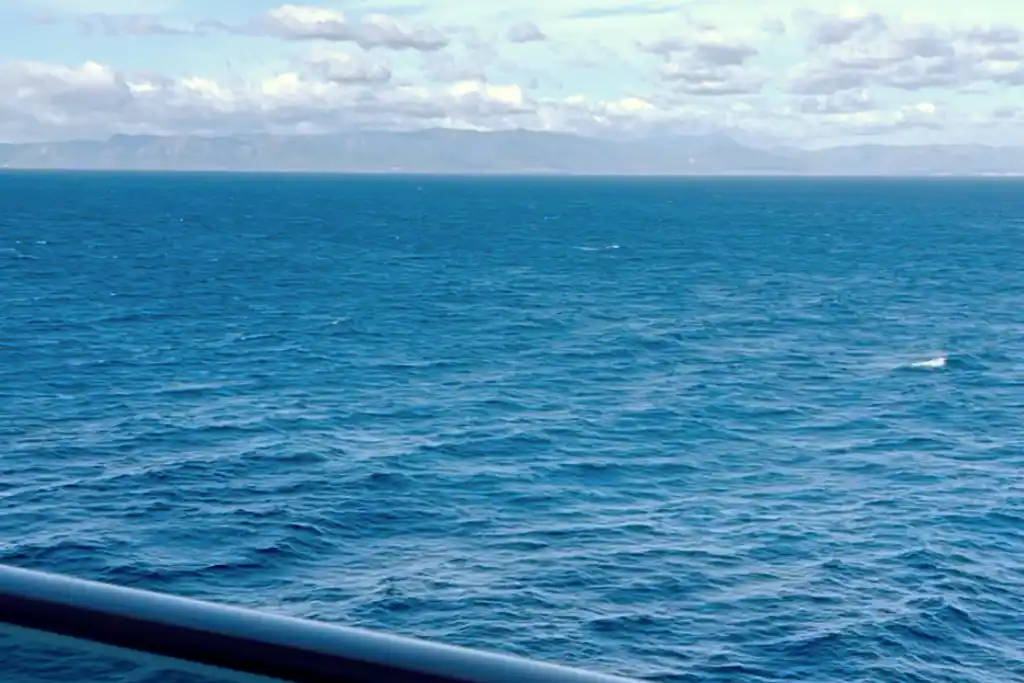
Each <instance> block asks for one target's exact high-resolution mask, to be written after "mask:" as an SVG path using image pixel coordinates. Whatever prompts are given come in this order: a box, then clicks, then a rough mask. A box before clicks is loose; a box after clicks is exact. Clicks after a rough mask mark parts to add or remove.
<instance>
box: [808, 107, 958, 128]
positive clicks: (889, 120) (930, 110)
mask: <svg viewBox="0 0 1024 683" xmlns="http://www.w3.org/2000/svg"><path fill="white" fill-rule="evenodd" d="M946 123H947V122H946V116H945V114H944V112H942V110H940V109H939V108H938V107H937V106H936V105H935V104H933V103H931V102H919V103H917V104H913V105H904V106H901V107H898V108H896V109H894V110H889V111H883V110H867V111H861V112H853V113H842V114H835V115H833V116H829V117H827V118H826V120H825V125H826V127H830V128H832V129H833V130H836V129H838V131H839V132H841V133H843V134H850V133H852V134H854V135H885V134H890V133H894V132H899V131H905V130H912V129H928V130H941V129H942V128H943V127H944V126H945V125H946Z"/></svg>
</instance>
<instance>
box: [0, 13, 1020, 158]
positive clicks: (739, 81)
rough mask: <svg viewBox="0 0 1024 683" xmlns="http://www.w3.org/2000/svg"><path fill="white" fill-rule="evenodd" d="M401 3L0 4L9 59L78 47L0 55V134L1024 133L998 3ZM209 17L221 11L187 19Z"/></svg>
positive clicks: (1007, 22) (1015, 40)
mask: <svg viewBox="0 0 1024 683" xmlns="http://www.w3.org/2000/svg"><path fill="white" fill-rule="evenodd" d="M16 1H17V2H19V5H18V7H20V8H22V9H24V8H38V7H42V6H43V5H40V4H39V3H40V2H42V1H43V0H16ZM45 1H46V3H49V4H48V5H47V6H48V7H50V8H51V9H53V8H55V7H56V6H55V5H53V4H52V3H51V0H45ZM403 1H411V2H415V0H322V1H320V2H316V1H314V0H310V2H309V3H306V4H301V3H300V2H298V1H296V2H293V3H289V4H281V0H277V2H274V1H273V0H261V2H260V4H258V5H257V4H256V3H236V4H232V5H230V6H229V4H228V3H225V4H224V5H223V6H222V7H219V8H218V7H216V6H215V5H216V4H215V3H214V4H213V5H210V4H207V5H203V4H202V3H200V2H199V0H141V2H128V0H122V2H120V3H118V2H114V1H113V0H53V2H60V3H63V4H62V9H61V10H60V12H59V13H57V14H55V15H54V18H55V19H56V20H57V21H58V23H56V24H47V25H42V24H37V23H31V22H30V21H27V20H26V19H27V17H28V16H29V15H28V14H22V15H19V14H18V13H17V12H13V13H11V12H7V13H4V11H3V10H0V13H3V14H4V16H3V19H8V18H9V17H14V18H13V19H11V21H18V20H19V18H20V20H25V21H24V23H21V24H18V25H17V26H18V27H20V28H19V30H20V29H24V30H25V31H26V32H27V33H26V35H25V36H20V35H19V36H16V38H18V40H13V41H12V40H7V41H6V43H7V44H8V45H13V46H15V47H11V48H9V49H8V53H11V52H13V53H14V56H20V55H18V50H21V52H22V54H27V53H25V52H24V49H23V48H21V47H18V46H21V45H34V46H36V47H34V48H33V53H32V54H33V55H36V56H38V55H50V58H51V60H52V61H54V62H56V61H60V59H61V58H63V57H65V56H67V55H72V56H75V57H80V58H82V59H86V58H89V57H92V58H93V61H85V62H82V63H80V64H77V65H74V64H71V63H69V64H67V65H60V64H56V63H53V64H46V63H42V62H29V61H25V60H12V61H8V62H3V63H0V88H2V90H0V91H2V92H4V93H5V97H4V98H0V135H3V136H5V137H6V138H7V139H10V138H11V137H12V136H13V137H17V136H25V137H33V138H35V139H46V138H62V139H64V138H67V137H69V136H75V135H88V136H94V135H101V136H102V135H106V134H109V133H111V132H152V133H157V132H166V133H185V132H192V133H195V132H207V133H211V134H213V133H217V134H220V133H237V132H256V131H271V132H288V131H301V132H315V131H342V130H355V129H371V128H386V129H413V128H418V127H429V126H450V127H462V128H477V129H492V128H493V129H505V128H509V127H525V128H531V129H539V130H560V131H571V132H584V133H588V134H595V135H613V136H615V135H623V134H626V133H629V134H634V133H639V132H641V131H657V132H665V131H671V130H687V131H695V130H701V131H713V130H723V131H729V132H730V133H737V134H743V135H747V134H750V135H754V134H755V133H756V134H757V135H758V136H763V137H769V136H776V137H779V136H781V137H784V138H788V139H790V140H792V141H793V142H795V143H796V144H803V143H805V142H806V143H807V144H818V142H817V141H821V140H826V139H828V140H832V139H836V138H839V137H842V136H844V135H847V136H857V135H867V134H870V135H890V134H891V135H892V136H893V139H897V138H899V139H909V138H907V132H908V131H912V132H913V134H914V136H918V137H915V138H914V139H918V138H919V136H921V135H927V134H931V133H930V131H939V130H941V131H943V135H945V134H947V133H948V134H949V135H950V136H952V135H953V134H954V133H957V134H959V135H961V136H962V138H963V139H971V136H975V137H977V138H978V139H981V137H983V136H984V135H986V134H988V131H989V130H993V129H994V127H995V122H999V121H1002V122H1003V123H1002V124H1000V125H1001V127H999V133H998V134H999V135H1001V136H1008V135H1011V134H1013V135H1016V136H1018V137H1020V136H1021V135H1024V128H1018V129H1014V126H1015V125H1016V126H1019V124H1021V123H1022V120H1021V118H1020V114H1019V112H1018V109H1017V108H1016V107H1017V106H1018V105H1016V104H1015V102H1016V101H1017V99H1019V98H1020V93H1019V91H1018V90H1015V88H1017V87H1018V86H1021V85H1024V36H1022V33H1021V28H1022V27H1024V11H1021V10H1020V9H1019V8H1018V9H1013V7H1016V6H1013V7H1011V6H1010V5H1007V4H1003V5H998V6H997V4H998V3H996V2H995V0H972V3H971V6H970V8H965V7H963V6H960V5H956V6H954V5H949V6H946V5H933V4H929V3H927V2H926V0H897V1H896V2H891V0H888V3H887V2H883V0H859V5H860V7H861V9H859V10H857V11H839V12H834V11H831V10H830V9H829V8H830V7H835V5H834V4H831V3H828V2H827V1H826V0H781V4H778V5H771V6H768V5H761V6H757V7H755V6H753V5H750V4H749V3H746V4H744V3H743V2H740V0H716V2H713V3H712V2H706V1H703V0H691V1H690V2H686V3H683V4H681V3H680V2H673V1H671V0H666V1H664V2H657V1H655V0H646V1H645V0H641V2H640V3H639V4H630V5H628V6H627V5H624V4H622V3H618V2H615V1H614V0H604V1H603V2H600V3H594V2H592V1H591V3H589V4H588V3H585V2H583V0H565V2H560V3H555V4H550V3H549V4H548V5H542V4H540V3H539V2H537V0H529V2H528V1H527V0H514V4H513V5H512V6H503V8H501V9H496V8H495V7H494V6H492V5H487V4H477V5H472V6H469V5H465V3H460V2H457V1H456V0H436V2H431V3H429V4H422V5H416V6H412V5H404V6H403V4H402V3H403ZM888 4H891V5H893V7H888ZM316 5H320V6H316ZM211 7H213V9H210V8H211ZM799 7H805V8H810V9H811V10H813V11H808V10H800V9H799ZM161 8H162V9H161ZM339 8H344V10H345V11H344V12H342V11H339ZM1007 8H1009V9H1007ZM54 11H55V12H56V10H54ZM210 11H217V12H219V14H218V15H217V16H215V17H212V18H209V19H206V20H203V21H198V22H196V20H197V19H198V18H201V17H203V16H207V13H208V12H210ZM250 11H251V12H254V13H255V14H254V15H250V14H248V13H247V12H250ZM526 18H529V19H530V21H522V20H523V19H526ZM11 21H8V22H7V24H11ZM0 23H3V22H0ZM69 25H70V26H78V27H80V28H81V29H82V31H84V32H86V33H88V34H89V36H90V37H89V38H88V39H85V38H83V37H82V36H81V35H80V33H79V32H75V31H67V27H68V26H69ZM540 27H543V29H544V30H541V28H540ZM4 30H7V31H8V36H7V37H8V38H9V36H10V31H12V30H14V29H12V28H10V26H8V25H4V26H0V55H2V54H3V53H2V50H3V45H4V44H5V41H4V38H5V36H4V35H3V31H4ZM58 32H59V33H58ZM549 34H550V35H551V36H556V37H557V40H549V39H548V38H547V36H548V35H549ZM185 35H189V36H194V37H195V38H196V39H195V40H188V41H185V40H180V41H175V40H161V41H159V42H157V43H150V44H151V45H158V46H159V47H157V48H156V49H149V47H148V45H147V47H146V48H145V49H142V50H134V47H135V45H137V44H138V43H137V42H132V43H131V45H130V46H131V47H132V48H133V49H132V50H131V51H128V50H127V47H128V44H127V43H125V42H120V41H116V40H111V41H109V42H108V43H103V42H102V41H101V40H99V39H100V38H108V37H109V38H112V39H113V38H117V37H121V36H140V37H141V36H152V37H156V36H185ZM200 36H201V37H202V40H201V41H200V40H199V37H200ZM510 43H511V44H510ZM521 43H529V47H528V48H523V47H518V46H517V45H515V44H521ZM200 47H201V48H202V49H201V51H200V50H199V49H197V48H200ZM0 59H2V57H0ZM99 62H104V63H103V64H100V63H99ZM139 66H143V67H145V68H146V69H148V70H150V71H147V72H146V73H143V72H141V71H139V70H138V69H137V68H134V67H139ZM161 74H163V75H161ZM170 74H175V77H171V76H170ZM1014 98H1017V99H1014ZM924 105H929V106H931V107H933V109H929V108H928V106H924ZM922 107H923V108H922ZM999 107H1002V109H999ZM1011 112H1012V115H1011ZM982 122H986V123H982ZM986 126H988V128H987V129H986ZM993 134H994V133H993ZM935 137H936V139H937V138H939V137H940V136H939V135H938V134H936V135H935ZM1022 139H1024V138H1022Z"/></svg>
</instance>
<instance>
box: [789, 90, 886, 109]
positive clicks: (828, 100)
mask: <svg viewBox="0 0 1024 683" xmlns="http://www.w3.org/2000/svg"><path fill="white" fill-rule="evenodd" d="M799 109H800V112H801V113H803V114H826V115H827V114H860V113H863V112H868V111H873V110H875V109H876V106H875V103H874V100H873V99H872V98H871V95H870V94H869V93H868V91H867V90H865V89H863V88H860V89H857V90H845V91H842V92H837V93H833V94H832V95H828V96H824V95H818V96H816V97H804V98H802V99H801V100H800V104H799Z"/></svg>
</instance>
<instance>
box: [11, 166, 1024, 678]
mask: <svg viewBox="0 0 1024 683" xmlns="http://www.w3.org/2000/svg"><path fill="white" fill-rule="evenodd" d="M0 563H4V564H9V565H14V566H18V567H26V568H33V569H41V570H46V571H56V572H62V573H66V574H70V575H73V576H78V577H83V578H88V579H99V580H103V581H108V582H113V583H116V584H119V585H126V586H134V587H142V588H148V589H153V590H158V591H164V592H169V593H174V594H178V595H188V596H193V597H198V598H202V599H207V600H215V601H218V602H223V603H229V604H238V605H244V606H248V607H254V608H259V609H262V610H266V611H268V612H273V613H279V614H286V615H293V616H302V617H310V618H315V619H319V620H325V621H329V622H336V623H342V624H347V625H354V626H360V627H368V628H372V629H381V630H386V631H390V632H393V633H398V634H404V635H412V636H416V637H422V638H428V639H434V640H438V641H442V642H446V643H453V644H459V645H468V646H473V647H478V648H483V649H487V650H495V651H499V652H506V653H513V654H519V655H526V656H529V657H533V658H538V659H543V660H547V661H554V662H558V663H563V664H569V665H574V666H582V667H585V668H588V669H592V670H596V671H600V672H606V673H613V674H619V675H624V676H631V677H636V678H640V679H644V680H650V681H662V682H676V681H677V682H698V681H700V682H715V681H729V682H746V681H751V682H754V681H757V682H763V681H799V682H806V683H860V682H865V683H867V682H870V683H896V682H905V683H1012V682H1014V681H1024V616H1022V615H1024V182H1022V181H1020V180H1012V179H992V178H990V179H953V178H944V179H900V180H896V179H849V178H818V179H813V178H555V177H455V176H451V177H429V176H420V177H417V176H397V175H395V176H327V175H301V174H295V175H259V174H250V175H245V174H228V173H224V174H216V173H210V174H202V173H193V174H186V173H183V174H171V173H134V174H128V173H70V172H67V173H65V172H59V173H58V172H5V173H3V174H0ZM11 661H13V660H11ZM51 664H52V666H53V667H55V668H58V669H59V663H57V662H51ZM50 673H52V674H53V676H54V680H63V681H67V680H72V678H73V677H69V674H68V672H66V671H65V672H59V671H58V672H56V673H54V672H53V671H51V672H50ZM47 680H50V679H47ZM77 680H83V683H85V679H83V678H82V677H80V676H78V677H77ZM97 680H98V679H97ZM88 683H93V681H92V680H89V681H88Z"/></svg>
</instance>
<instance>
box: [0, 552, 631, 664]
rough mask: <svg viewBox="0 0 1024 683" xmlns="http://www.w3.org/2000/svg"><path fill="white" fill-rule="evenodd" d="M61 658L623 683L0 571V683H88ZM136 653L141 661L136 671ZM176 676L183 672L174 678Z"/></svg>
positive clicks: (426, 644) (112, 588) (147, 594)
mask: <svg viewBox="0 0 1024 683" xmlns="http://www.w3.org/2000/svg"><path fill="white" fill-rule="evenodd" d="M33 653H34V654H33ZM40 653H45V654H42V655H41V654H40ZM61 653H76V654H77V655H86V656H92V657H93V658H94V659H95V658H99V659H103V658H106V659H107V660H111V661H113V660H118V659H119V660H120V661H121V662H122V663H123V666H124V669H123V670H124V671H126V672H128V671H131V673H125V675H124V676H123V678H114V679H112V678H110V674H109V671H108V672H107V673H104V674H103V678H102V680H118V681H120V680H124V681H132V682H133V683H134V682H135V681H145V683H159V682H160V681H162V680H174V681H180V680H201V681H225V680H235V681H238V680H243V681H256V680H259V679H260V678H269V679H272V680H278V681H292V682H294V683H328V682H330V683H556V682H557V683H631V682H630V681H629V680H628V679H625V678H618V677H614V676H607V675H603V674H597V673H590V672H586V671H581V670H579V669H572V668H567V667H562V666H556V665H553V664H545V663H540V662H535V661H532V660H528V659H523V658H519V657H511V656H507V655H500V654H492V653H485V652H481V651H478V650H472V649H468V648H462V647H454V646H450V645H440V644H435V643H431V642H427V641H422V640H415V639H411V638H404V637H398V636H393V635H386V634H381V633H375V632H372V631H366V630H362V629H354V628H348V627H342V626H335V625H330V624H324V623H320V622H315V621H309V620H304V619H296V618H291V617H284V616H276V615H271V614H265V613H262V612H257V611H253V610H248V609H242V608H238V607H227V606H223V605H216V604H213V603H209V602H203V601H199V600H193V599H188V598H182V597H176V596H170V595H165V594H160V593H153V592H149V591H143V590H138V589H133V588H123V587H118V586H112V585H108V584H104V583H97V582H94V581H84V580H81V579H73V578H69V577H65V576H60V575H56V574H47V573H41V572H37V571H29V570H25V569H16V568H13V567H5V566H2V565H0V678H2V680H3V681H5V682H6V681H11V683H36V681H38V680H47V681H49V680H66V681H71V680H75V681H78V682H79V683H92V680H90V679H89V677H88V676H89V675H91V674H88V673H83V672H78V671H66V672H64V673H55V672H57V671H58V670H59V668H60V666H61V661H53V660H60V659H62V658H65V657H66V658H67V659H68V660H69V661H68V662H67V666H68V667H70V668H73V667H74V666H76V664H74V662H72V661H70V660H76V661H78V660H77V659H76V656H75V655H74V654H71V655H64V654H61ZM140 656H141V657H142V658H143V659H145V660H146V661H145V662H143V663H142V664H139V661H140ZM40 657H42V658H43V659H46V661H44V662H43V663H42V667H43V668H45V669H46V671H47V675H46V676H40V677H38V678H33V675H34V673H33V672H34V671H36V672H38V671H39V666H40ZM79 658H80V657H79ZM33 666H35V667H36V669H33ZM111 667H113V665H111ZM111 667H108V669H110V670H112V669H111ZM147 667H148V668H147ZM86 668H88V669H89V670H90V671H96V670H97V669H96V667H95V666H93V665H90V666H89V667H86ZM115 668H116V667H115ZM147 671H148V672H149V673H146V672H147ZM160 671H166V672H174V673H176V674H177V675H176V676H171V675H169V676H167V677H166V678H162V677H160V676H159V675H156V674H159V672H160ZM154 672H156V673H154ZM184 672H189V675H190V676H193V677H192V678H182V677H181V674H182V673H184ZM54 676H57V677H56V678H54ZM97 676H98V674H97ZM96 680H99V678H97V679H96ZM632 683H637V682H636V681H632Z"/></svg>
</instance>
